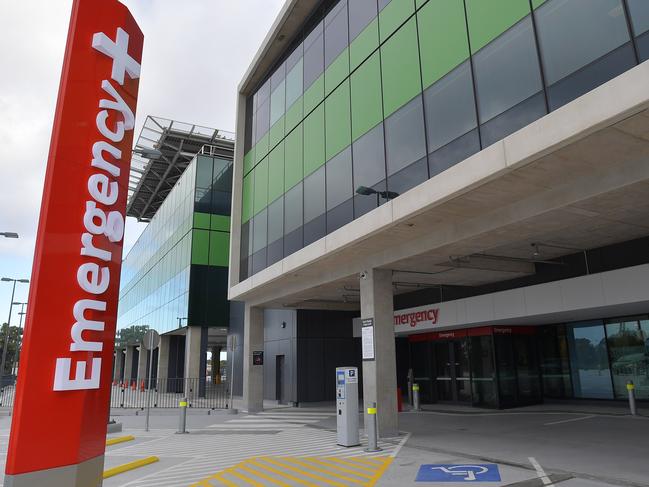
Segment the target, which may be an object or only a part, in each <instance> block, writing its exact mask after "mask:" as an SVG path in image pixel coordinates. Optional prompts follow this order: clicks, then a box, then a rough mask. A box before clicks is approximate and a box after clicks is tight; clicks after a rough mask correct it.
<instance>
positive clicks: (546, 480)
mask: <svg viewBox="0 0 649 487" xmlns="http://www.w3.org/2000/svg"><path fill="white" fill-rule="evenodd" d="M528 460H529V461H530V463H531V464H532V466H533V467H534V470H536V473H537V474H539V478H540V479H541V482H543V485H547V486H548V487H554V484H553V483H552V480H550V477H548V474H546V473H545V470H543V467H542V466H541V464H540V463H539V462H537V461H536V458H534V457H529V458H528Z"/></svg>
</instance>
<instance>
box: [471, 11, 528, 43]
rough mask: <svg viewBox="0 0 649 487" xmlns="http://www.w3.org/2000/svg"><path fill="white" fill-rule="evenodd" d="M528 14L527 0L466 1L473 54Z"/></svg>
mask: <svg viewBox="0 0 649 487" xmlns="http://www.w3.org/2000/svg"><path fill="white" fill-rule="evenodd" d="M529 13H530V4H529V1H528V0H489V1H488V2H485V1H484V0H466V14H467V22H468V25H469V37H470V39H471V52H472V53H475V52H477V51H479V50H480V49H482V48H483V47H484V46H486V45H487V44H488V43H489V42H491V41H492V40H494V39H495V38H496V37H498V36H499V35H500V34H502V33H503V32H505V31H506V30H507V29H509V28H510V27H511V26H512V25H514V24H515V23H516V22H518V21H519V20H521V19H522V18H523V17H525V16H526V15H528V14H529Z"/></svg>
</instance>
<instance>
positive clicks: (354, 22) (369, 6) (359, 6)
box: [348, 0, 378, 41]
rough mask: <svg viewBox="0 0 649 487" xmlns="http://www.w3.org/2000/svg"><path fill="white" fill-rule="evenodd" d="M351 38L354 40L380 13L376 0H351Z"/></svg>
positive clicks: (349, 7)
mask: <svg viewBox="0 0 649 487" xmlns="http://www.w3.org/2000/svg"><path fill="white" fill-rule="evenodd" d="M348 9H349V40H350V41H353V40H354V39H356V36H358V34H360V33H361V32H362V31H363V29H364V28H365V27H367V25H368V24H369V23H370V22H372V20H374V19H375V18H376V16H377V15H378V5H377V3H376V0H351V2H349V6H348Z"/></svg>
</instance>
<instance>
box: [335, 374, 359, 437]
mask: <svg viewBox="0 0 649 487" xmlns="http://www.w3.org/2000/svg"><path fill="white" fill-rule="evenodd" d="M336 426H337V432H338V435H337V443H338V444H339V445H340V446H358V445H359V444H360V442H359V439H358V369H357V368H356V367H338V368H337V369H336Z"/></svg>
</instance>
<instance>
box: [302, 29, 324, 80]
mask: <svg viewBox="0 0 649 487" xmlns="http://www.w3.org/2000/svg"><path fill="white" fill-rule="evenodd" d="M322 32H323V23H322V22H320V23H319V24H318V25H317V26H316V27H315V29H313V31H311V33H310V34H309V35H308V36H307V37H306V39H305V40H304V89H305V90H306V89H307V88H308V87H309V86H311V85H312V84H313V82H314V81H315V80H316V79H317V78H318V76H320V75H321V74H322V72H323V71H324V39H323V36H322Z"/></svg>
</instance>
